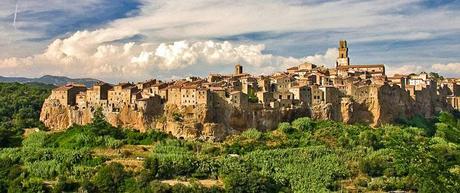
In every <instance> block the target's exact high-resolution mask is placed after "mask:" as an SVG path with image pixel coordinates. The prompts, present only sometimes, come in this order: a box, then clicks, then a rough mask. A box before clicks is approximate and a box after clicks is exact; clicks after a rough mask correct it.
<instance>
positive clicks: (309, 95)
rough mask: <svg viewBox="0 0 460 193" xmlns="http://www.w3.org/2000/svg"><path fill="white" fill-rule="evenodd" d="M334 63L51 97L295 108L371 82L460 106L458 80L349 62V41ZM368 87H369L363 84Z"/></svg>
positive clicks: (357, 94)
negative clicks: (432, 95)
mask: <svg viewBox="0 0 460 193" xmlns="http://www.w3.org/2000/svg"><path fill="white" fill-rule="evenodd" d="M338 49H339V56H338V58H337V63H336V67H335V68H326V67H324V66H317V65H315V64H312V63H308V62H307V63H303V64H300V65H298V66H294V67H291V68H288V69H287V70H286V71H285V72H278V73H274V74H272V75H269V76H263V75H261V76H253V75H251V74H247V73H244V71H243V66H241V65H235V71H234V72H233V73H232V74H226V75H223V74H209V75H208V76H207V77H205V78H199V77H188V78H186V79H182V80H174V81H161V80H156V79H154V80H148V81H145V82H140V83H137V84H134V83H120V84H117V85H111V84H108V83H102V82H101V83H98V84H96V85H94V86H93V87H92V88H89V89H88V88H86V87H85V86H83V85H79V84H68V85H65V86H62V87H59V88H56V89H54V90H53V91H52V95H51V96H50V98H51V99H55V100H57V101H59V103H60V104H61V105H66V106H72V107H73V108H79V109H91V110H94V109H96V108H98V107H101V108H102V109H104V110H105V111H110V112H117V111H120V109H122V108H124V107H129V108H133V109H134V110H138V111H147V109H149V108H162V107H163V106H164V105H169V104H171V105H177V106H192V107H193V106H197V105H203V106H207V107H211V108H212V107H216V108H218V107H222V106H228V107H236V108H242V109H245V108H266V109H274V108H294V107H302V106H304V107H308V106H310V107H311V106H314V105H317V104H325V103H333V104H337V102H338V101H340V100H343V99H344V98H353V99H355V100H359V99H362V98H371V97H377V96H376V95H378V94H377V93H376V92H373V91H372V89H369V88H372V87H373V86H378V85H384V84H390V85H398V86H399V87H401V88H403V89H405V90H406V91H407V92H408V93H409V94H410V96H411V97H413V98H414V99H416V97H417V94H418V93H419V92H422V91H423V90H427V89H429V90H431V91H433V92H435V93H436V94H437V95H440V96H442V97H443V98H445V100H446V101H447V103H448V104H449V105H451V106H452V108H453V109H457V110H460V79H444V78H439V77H434V76H432V75H430V74H427V73H420V74H410V75H398V74H397V75H394V76H392V77H387V76H386V74H385V66H384V65H383V64H373V65H351V64H350V59H349V57H348V47H347V42H346V41H344V40H342V41H340V43H339V48H338ZM363 88H366V89H363Z"/></svg>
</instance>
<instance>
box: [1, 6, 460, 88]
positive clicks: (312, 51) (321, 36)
mask: <svg viewBox="0 0 460 193" xmlns="http://www.w3.org/2000/svg"><path fill="white" fill-rule="evenodd" d="M16 4H17V5H18V11H17V12H16V15H17V18H16V22H15V23H14V15H15V8H16ZM0 32H1V33H0V75H4V76H29V77H35V76H41V75H44V74H57V75H66V76H73V77H84V76H91V77H99V78H102V79H104V80H108V81H112V82H115V81H122V80H140V79H144V78H150V77H159V78H172V77H178V76H185V75H206V74H207V73H208V72H225V71H227V70H230V69H231V68H232V66H233V64H234V63H236V62H238V63H243V64H244V65H245V66H247V68H246V69H248V70H249V71H251V72H253V73H270V72H272V71H278V70H282V69H283V68H285V67H287V66H289V65H294V64H296V63H297V62H302V61H305V60H309V61H312V62H315V63H320V64H324V65H326V66H331V65H333V63H334V59H335V57H336V56H335V55H334V53H335V51H334V48H335V47H336V46H337V42H338V41H339V40H340V39H347V40H348V42H349V47H350V57H351V62H352V63H354V64H372V63H383V64H386V65H387V68H388V72H389V73H408V72H411V71H438V72H440V73H441V74H443V75H446V76H457V77H460V55H459V54H458V50H460V38H458V37H460V1H459V0H444V1H441V0H430V1H424V0H402V1H391V2H390V1H386V0H375V1H357V0H344V1H322V0H312V1H302V0H287V1H280V0H267V1H243V0H241V1H240V0H235V1H214V0H203V1H198V0H196V1H175V0H168V1H166V0H117V1H113V0H81V1H76V2H69V1H65V0H40V1H39V0H17V1H16V0H3V1H2V2H0ZM131 42H132V43H131ZM248 53H250V54H248Z"/></svg>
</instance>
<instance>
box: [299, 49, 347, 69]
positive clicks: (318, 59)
mask: <svg viewBox="0 0 460 193" xmlns="http://www.w3.org/2000/svg"><path fill="white" fill-rule="evenodd" d="M338 55H339V50H338V49H337V48H329V49H327V51H326V53H325V54H315V55H313V56H307V57H305V61H308V62H310V63H313V64H318V65H324V66H326V67H335V65H334V64H335V61H336V59H337V56H338Z"/></svg>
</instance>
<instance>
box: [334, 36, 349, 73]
mask: <svg viewBox="0 0 460 193" xmlns="http://www.w3.org/2000/svg"><path fill="white" fill-rule="evenodd" d="M349 65H350V58H348V47H347V41H346V40H340V42H339V57H338V58H337V62H336V67H340V66H349Z"/></svg>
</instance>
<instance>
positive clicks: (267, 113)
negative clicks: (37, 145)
mask: <svg viewBox="0 0 460 193" xmlns="http://www.w3.org/2000/svg"><path fill="white" fill-rule="evenodd" d="M417 92H419V93H417V95H416V96H417V97H416V98H415V97H412V96H410V95H409V94H408V92H406V91H405V90H404V89H402V88H400V87H398V86H390V85H387V84H385V85H366V86H361V87H358V88H356V89H354V90H353V91H352V93H351V94H350V93H348V95H344V96H342V97H340V98H339V100H334V102H330V103H320V104H315V105H313V106H311V107H310V106H297V107H292V108H277V109H272V108H262V107H261V106H258V105H252V104H249V106H247V107H235V106H232V105H225V106H212V105H211V106H206V105H190V106H176V105H170V104H168V105H161V106H158V105H156V106H151V107H148V108H146V109H143V110H138V109H134V108H133V107H130V106H126V107H123V108H121V109H116V110H112V111H109V110H108V109H105V110H104V111H103V113H104V115H105V117H106V119H107V121H108V122H109V123H110V124H112V125H114V126H120V127H124V128H132V129H136V130H140V131H142V132H145V131H147V130H149V129H158V130H160V131H163V132H165V133H170V134H172V135H174V136H176V137H179V138H186V139H203V140H222V139H224V138H225V137H226V136H228V135H231V134H233V133H238V132H241V131H244V130H246V129H248V128H257V129H259V130H272V129H276V128H277V126H278V124H279V123H280V122H284V121H292V120H293V119H295V118H298V117H305V116H309V117H313V118H315V119H327V120H336V121H343V122H345V123H364V124H369V125H372V126H377V125H381V124H384V123H391V122H394V121H395V120H396V119H398V118H407V117H411V116H413V115H415V114H417V113H420V114H422V115H423V116H426V117H430V116H433V115H434V114H435V113H436V112H438V111H439V110H445V109H447V107H448V106H447V104H446V103H445V102H442V101H445V100H442V99H440V98H439V96H438V95H437V94H436V92H435V90H433V89H430V88H427V89H424V90H420V91H417ZM93 112H94V109H90V108H82V109H79V108H78V107H76V106H63V105H61V104H59V102H58V101H56V100H52V99H47V100H46V101H45V103H44V104H43V108H42V111H41V115H40V120H41V121H42V122H43V123H44V124H45V125H46V126H47V127H49V128H50V129H51V130H63V129H66V128H68V127H70V126H71V125H72V124H79V125H85V124H88V123H90V122H91V119H92V117H93Z"/></svg>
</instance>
